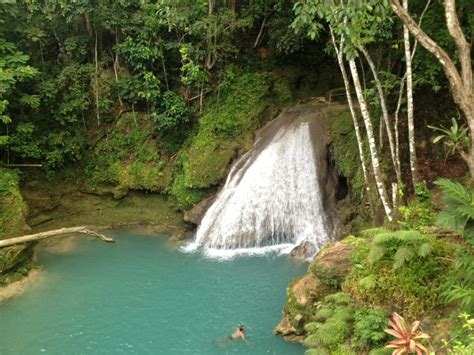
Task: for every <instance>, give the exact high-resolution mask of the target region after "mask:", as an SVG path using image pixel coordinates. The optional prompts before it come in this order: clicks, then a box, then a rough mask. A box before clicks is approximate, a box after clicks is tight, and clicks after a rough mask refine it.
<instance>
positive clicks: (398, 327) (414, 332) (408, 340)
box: [384, 312, 430, 355]
mask: <svg viewBox="0 0 474 355" xmlns="http://www.w3.org/2000/svg"><path fill="white" fill-rule="evenodd" d="M389 324H390V327H391V328H390V329H385V330H384V331H385V332H386V333H387V334H390V335H392V336H394V337H395V339H394V340H392V341H391V342H389V343H388V345H387V346H385V347H386V348H389V349H394V351H393V354H394V355H401V354H417V355H425V354H426V355H428V354H429V351H428V349H426V347H425V346H424V345H423V344H422V341H423V340H427V339H429V338H430V336H429V335H428V334H426V333H423V332H422V331H421V329H420V325H421V322H420V321H415V322H413V323H412V324H411V325H410V324H408V323H407V322H406V321H405V319H403V317H402V316H401V315H399V314H398V313H396V312H395V313H393V315H392V319H391V320H390V321H389Z"/></svg>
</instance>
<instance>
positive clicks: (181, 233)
mask: <svg viewBox="0 0 474 355" xmlns="http://www.w3.org/2000/svg"><path fill="white" fill-rule="evenodd" d="M186 238H187V231H186V230H185V229H178V230H177V231H175V232H174V233H173V235H172V236H171V238H170V240H174V241H180V240H184V239H186Z"/></svg>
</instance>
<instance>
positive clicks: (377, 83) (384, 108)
mask: <svg viewBox="0 0 474 355" xmlns="http://www.w3.org/2000/svg"><path fill="white" fill-rule="evenodd" d="M360 50H361V52H362V54H364V56H365V58H366V60H367V63H369V67H370V70H371V71H372V75H373V76H374V80H375V86H376V88H377V92H378V95H379V100H380V107H381V108H382V118H383V122H384V125H385V129H386V131H387V137H388V144H389V148H390V157H391V158H392V164H393V168H394V170H395V175H396V177H397V184H398V185H399V186H401V184H402V174H401V172H400V161H399V160H398V159H397V156H396V153H395V144H394V139H393V131H392V125H391V124H390V120H389V117H388V109H387V103H386V100H385V93H384V92H383V88H382V82H381V81H380V79H379V76H378V74H377V69H376V68H375V64H374V61H373V60H372V57H371V56H370V54H369V52H368V51H367V50H366V49H365V48H364V47H361V48H360ZM380 125H381V126H384V125H383V124H382V123H381V124H380ZM380 144H382V141H381V142H380Z"/></svg>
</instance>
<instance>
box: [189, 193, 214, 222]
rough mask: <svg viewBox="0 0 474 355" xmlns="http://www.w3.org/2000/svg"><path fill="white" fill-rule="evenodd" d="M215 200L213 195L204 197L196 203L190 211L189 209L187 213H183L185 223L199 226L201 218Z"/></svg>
mask: <svg viewBox="0 0 474 355" xmlns="http://www.w3.org/2000/svg"><path fill="white" fill-rule="evenodd" d="M215 199H216V196H215V195H211V196H209V197H206V198H205V199H204V200H202V201H201V202H199V203H197V204H196V205H195V206H194V207H193V208H192V209H190V210H189V211H185V212H184V217H183V219H184V220H185V221H186V222H189V223H192V224H195V225H199V224H200V223H201V220H202V218H203V217H204V215H205V214H206V212H207V210H208V209H209V207H211V205H212V204H213V202H214V200H215Z"/></svg>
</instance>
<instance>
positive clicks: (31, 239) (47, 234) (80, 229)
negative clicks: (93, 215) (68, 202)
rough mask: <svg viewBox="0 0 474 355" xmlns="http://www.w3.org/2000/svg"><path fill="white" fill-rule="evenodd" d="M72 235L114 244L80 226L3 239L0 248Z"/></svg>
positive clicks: (108, 239)
mask: <svg viewBox="0 0 474 355" xmlns="http://www.w3.org/2000/svg"><path fill="white" fill-rule="evenodd" d="M72 233H84V234H89V235H92V236H94V237H97V238H99V239H100V240H103V241H104V242H108V243H114V240H113V239H112V238H109V237H107V236H105V235H103V234H101V233H98V232H95V231H92V230H90V229H88V228H87V227H86V226H80V227H71V228H61V229H55V230H51V231H47V232H41V233H36V234H30V235H24V236H22V237H17V238H10V239H3V240H0V248H4V247H9V246H11V245H15V244H21V243H27V242H34V241H37V240H41V239H45V238H48V237H53V236H55V235H64V234H72Z"/></svg>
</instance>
